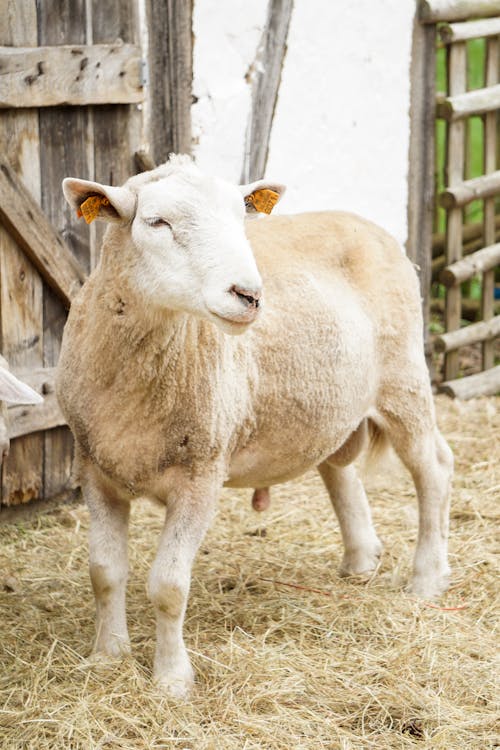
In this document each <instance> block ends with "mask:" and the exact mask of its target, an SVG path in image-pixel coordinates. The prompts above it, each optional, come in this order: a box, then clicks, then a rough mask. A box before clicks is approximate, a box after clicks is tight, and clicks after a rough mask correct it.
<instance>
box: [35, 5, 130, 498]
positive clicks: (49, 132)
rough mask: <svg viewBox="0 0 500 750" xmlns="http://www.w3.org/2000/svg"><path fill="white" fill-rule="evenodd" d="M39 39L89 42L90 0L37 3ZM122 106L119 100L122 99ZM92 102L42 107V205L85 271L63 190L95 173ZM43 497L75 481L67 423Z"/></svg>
mask: <svg viewBox="0 0 500 750" xmlns="http://www.w3.org/2000/svg"><path fill="white" fill-rule="evenodd" d="M38 13H39V17H38V28H39V39H38V42H39V44H41V45H43V46H52V45H56V44H61V43H64V44H72V45H84V44H85V43H86V42H90V41H92V39H90V38H89V39H87V36H86V29H87V9H86V0H72V2H71V3H62V2H60V1H59V0H43V2H42V3H39V4H38ZM117 106H119V105H117ZM89 109H90V108H88V107H57V108H56V107H46V108H43V109H41V110H40V115H39V116H40V161H41V166H42V174H43V176H44V179H43V193H42V208H43V211H44V212H45V213H46V215H47V217H48V218H49V220H50V222H51V224H52V225H53V227H54V229H55V230H56V231H57V232H58V233H59V234H60V235H61V236H62V237H64V239H65V241H66V242H67V244H68V246H69V248H70V249H71V251H72V253H73V255H74V256H75V257H76V259H77V260H78V262H79V264H80V266H81V267H82V268H84V269H85V271H89V270H90V251H89V232H88V228H87V225H86V224H85V222H83V221H79V222H76V221H75V214H74V211H72V210H71V209H70V207H69V206H68V204H67V203H66V201H65V200H64V197H63V195H62V191H61V181H62V179H63V178H64V177H67V176H68V175H74V176H76V177H83V178H88V179H93V176H94V174H93V163H92V159H91V158H90V160H89V154H91V153H92V152H91V150H90V144H91V142H92V130H91V124H92V123H91V117H90V114H89ZM43 320H44V365H45V367H54V366H55V365H56V364H57V361H58V358H59V350H60V346H61V337H62V331H63V328H64V324H65V322H66V310H65V307H64V305H63V304H61V301H60V299H59V298H58V297H56V295H55V294H53V293H52V292H51V290H50V289H47V288H46V289H45V291H44V309H43ZM44 439H45V463H44V498H45V499H48V498H51V497H53V496H55V495H59V494H61V493H62V492H65V491H66V490H67V489H68V488H69V487H70V486H71V461H72V451H73V440H72V437H71V434H70V432H69V430H68V428H66V427H56V428H55V429H52V430H49V431H48V432H47V433H45V437H44Z"/></svg>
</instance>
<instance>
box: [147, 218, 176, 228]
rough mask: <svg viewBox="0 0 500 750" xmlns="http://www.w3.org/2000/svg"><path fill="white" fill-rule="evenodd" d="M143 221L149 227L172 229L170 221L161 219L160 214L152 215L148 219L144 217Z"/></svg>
mask: <svg viewBox="0 0 500 750" xmlns="http://www.w3.org/2000/svg"><path fill="white" fill-rule="evenodd" d="M145 222H146V224H147V225H148V226H150V227H168V228H169V229H172V226H171V224H170V222H168V221H167V220H166V219H162V218H161V216H152V217H151V218H150V219H145Z"/></svg>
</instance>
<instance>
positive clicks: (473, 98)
mask: <svg viewBox="0 0 500 750" xmlns="http://www.w3.org/2000/svg"><path fill="white" fill-rule="evenodd" d="M499 108H500V85H496V86H489V87H488V88H484V89H475V90H474V91H467V93H465V94H459V95H458V96H449V97H446V98H445V99H439V100H438V101H437V103H436V115H437V117H442V118H444V119H445V120H459V119H460V118H462V117H469V116H470V115H481V114H484V113H485V112H493V111H494V110H496V109H499Z"/></svg>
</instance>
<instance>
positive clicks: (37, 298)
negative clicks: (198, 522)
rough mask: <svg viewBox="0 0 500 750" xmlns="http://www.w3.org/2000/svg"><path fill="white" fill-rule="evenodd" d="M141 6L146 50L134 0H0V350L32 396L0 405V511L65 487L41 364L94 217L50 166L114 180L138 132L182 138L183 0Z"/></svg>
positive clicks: (164, 150)
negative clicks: (3, 416) (5, 431)
mask: <svg viewBox="0 0 500 750" xmlns="http://www.w3.org/2000/svg"><path fill="white" fill-rule="evenodd" d="M146 9H147V21H146V22H147V27H148V28H147V30H148V38H149V45H148V50H147V55H146V53H145V51H143V50H142V48H141V44H140V41H141V37H142V34H141V29H140V27H139V18H138V3H137V2H136V0H106V2H105V3H103V2H98V0H74V1H73V2H71V3H68V2H62V0H44V1H43V2H35V0H0V71H1V75H0V154H1V156H0V351H1V352H2V354H3V355H4V356H5V357H6V359H7V360H8V361H9V363H10V365H11V367H12V369H13V370H14V372H15V373H16V374H18V375H19V376H20V377H22V378H23V379H24V380H25V381H26V382H28V383H29V384H30V385H32V386H33V387H35V388H36V389H37V390H38V391H40V392H42V393H43V394H44V398H45V401H44V404H42V405H40V406H31V407H28V406H26V407H20V406H16V407H12V408H10V409H9V417H10V425H11V428H10V437H11V449H10V454H9V457H8V459H7V460H6V461H4V462H3V465H2V468H1V472H2V475H1V496H0V500H1V503H0V511H2V509H4V511H5V508H6V507H7V506H13V505H19V504H22V503H26V502H29V501H32V500H44V499H49V498H50V499H52V498H54V497H57V496H60V495H61V494H64V493H67V492H68V491H69V490H70V489H71V452H72V441H71V436H70V434H69V431H68V429H67V428H66V427H65V426H64V423H63V419H62V416H61V414H60V412H59V409H58V406H57V402H56V398H55V393H54V372H55V365H56V363H57V359H58V355H59V348H60V342H61V335H62V330H63V327H64V323H65V320H66V314H67V309H68V307H69V304H70V300H71V297H72V296H73V295H74V293H75V291H77V290H78V288H79V287H80V285H81V284H82V283H83V281H84V279H85V277H86V275H87V273H88V272H89V271H90V270H91V269H92V268H93V267H94V265H95V263H96V262H97V259H98V252H99V250H98V248H99V244H100V240H101V236H102V228H101V227H97V228H94V227H95V225H92V226H91V228H90V230H89V228H88V227H87V226H86V225H85V224H84V223H82V224H76V223H75V221H74V218H73V217H71V216H70V210H69V207H68V206H67V205H66V203H65V201H64V198H63V195H62V191H61V181H62V179H63V178H64V177H66V176H68V175H74V176H79V177H83V178H87V179H90V180H97V181H100V182H104V183H107V184H110V185H113V184H114V185H116V184H121V183H122V182H123V181H124V180H126V179H127V178H128V177H129V176H131V175H132V174H134V173H135V172H136V171H137V169H136V157H135V155H136V152H139V150H140V149H141V148H142V146H143V143H144V142H145V141H146V142H148V143H149V144H150V155H146V158H150V156H152V157H153V158H154V159H155V160H156V161H162V160H165V158H166V157H167V155H168V153H169V152H170V151H173V150H177V151H184V152H186V151H189V148H190V140H191V132H190V119H189V118H190V115H189V113H190V105H191V44H192V40H191V3H185V2H183V1H182V0H162V1H161V2H160V0H147V3H146ZM143 104H145V105H147V106H146V107H145V109H146V111H147V112H148V118H147V119H146V118H144V116H143V115H144V110H143ZM141 153H143V152H142V151H141ZM143 159H144V154H143ZM4 515H5V512H4ZM0 516H2V512H0Z"/></svg>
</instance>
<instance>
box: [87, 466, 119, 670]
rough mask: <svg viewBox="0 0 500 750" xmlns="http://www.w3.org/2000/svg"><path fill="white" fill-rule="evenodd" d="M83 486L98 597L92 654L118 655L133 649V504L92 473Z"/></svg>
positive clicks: (93, 578) (92, 579)
mask: <svg viewBox="0 0 500 750" xmlns="http://www.w3.org/2000/svg"><path fill="white" fill-rule="evenodd" d="M82 490H83V495H84V497H85V500H86V502H87V505H88V508H89V512H90V528H89V563H90V579H91V581H92V587H93V589H94V596H95V601H96V642H95V646H94V650H93V654H94V656H110V657H118V656H121V655H124V654H127V653H129V651H130V642H129V637H128V631H127V622H126V615H125V589H126V585H127V575H128V556H127V533H128V519H129V510H130V505H129V503H128V502H126V501H124V500H122V499H120V498H119V497H117V496H116V495H115V494H114V493H113V492H112V491H111V490H110V488H105V487H104V486H102V485H101V484H100V483H99V482H98V481H96V480H95V479H94V478H92V477H90V476H87V477H86V479H85V480H84V481H83V482H82Z"/></svg>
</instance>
